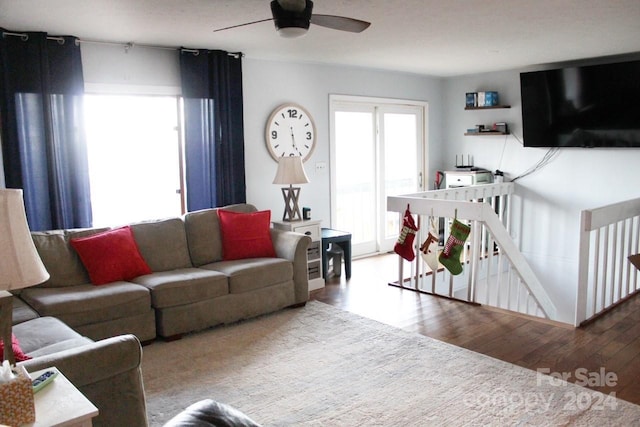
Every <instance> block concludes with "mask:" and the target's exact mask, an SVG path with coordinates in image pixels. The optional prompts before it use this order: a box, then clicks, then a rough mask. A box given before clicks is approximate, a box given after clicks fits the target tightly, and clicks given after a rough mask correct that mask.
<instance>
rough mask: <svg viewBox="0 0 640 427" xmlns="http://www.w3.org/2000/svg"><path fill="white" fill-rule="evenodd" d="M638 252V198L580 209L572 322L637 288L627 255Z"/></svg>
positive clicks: (638, 282) (635, 273) (590, 315)
mask: <svg viewBox="0 0 640 427" xmlns="http://www.w3.org/2000/svg"><path fill="white" fill-rule="evenodd" d="M638 252H640V198H638V199H633V200H628V201H625V202H620V203H615V204H612V205H607V206H602V207H600V208H597V209H587V210H583V211H582V213H581V221H580V255H579V257H580V258H579V267H578V294H577V298H576V317H575V325H576V326H578V325H581V324H584V323H585V322H586V321H590V320H593V319H595V318H596V317H598V316H599V315H601V314H603V313H605V312H607V311H608V310H610V309H611V308H613V307H615V306H616V305H618V304H620V303H621V302H623V301H625V300H626V299H628V298H630V297H631V296H633V295H635V294H636V293H637V292H638V291H639V290H640V278H639V277H638V270H637V269H636V268H635V267H634V266H633V265H632V264H631V263H630V262H629V260H628V257H629V256H630V255H634V254H637V253H638Z"/></svg>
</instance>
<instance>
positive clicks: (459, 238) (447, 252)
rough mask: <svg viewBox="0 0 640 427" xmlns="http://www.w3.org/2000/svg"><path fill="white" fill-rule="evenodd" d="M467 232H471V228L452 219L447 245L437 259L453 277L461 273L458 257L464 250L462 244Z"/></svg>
mask: <svg viewBox="0 0 640 427" xmlns="http://www.w3.org/2000/svg"><path fill="white" fill-rule="evenodd" d="M469 231H471V228H470V227H469V226H468V225H466V224H463V223H461V222H460V221H458V220H457V219H454V220H453V223H452V224H451V233H450V234H449V238H448V239H447V243H446V244H445V245H444V250H443V251H442V253H441V254H440V257H439V258H438V259H439V261H440V264H442V265H444V267H445V268H446V269H447V270H449V272H450V273H451V274H453V275H454V276H455V275H458V274H460V273H462V263H461V262H460V255H461V254H462V249H463V248H464V242H465V240H467V237H468V236H469Z"/></svg>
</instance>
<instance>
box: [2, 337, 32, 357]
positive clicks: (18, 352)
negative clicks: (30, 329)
mask: <svg viewBox="0 0 640 427" xmlns="http://www.w3.org/2000/svg"><path fill="white" fill-rule="evenodd" d="M11 348H13V356H14V357H15V359H16V362H22V361H24V360H29V359H31V356H27V355H26V354H25V353H24V352H23V351H22V349H21V348H20V343H19V342H18V338H16V336H15V335H14V334H11ZM0 360H4V342H3V340H2V338H0Z"/></svg>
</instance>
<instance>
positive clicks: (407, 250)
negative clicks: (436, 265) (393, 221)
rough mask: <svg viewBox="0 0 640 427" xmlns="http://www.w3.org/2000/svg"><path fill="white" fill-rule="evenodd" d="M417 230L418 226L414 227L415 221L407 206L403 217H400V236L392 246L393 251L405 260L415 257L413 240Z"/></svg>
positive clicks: (411, 259)
mask: <svg viewBox="0 0 640 427" xmlns="http://www.w3.org/2000/svg"><path fill="white" fill-rule="evenodd" d="M417 231H418V227H416V223H415V221H414V220H413V216H412V215H411V211H410V210H409V206H407V210H406V211H405V212H404V218H403V219H402V230H400V236H399V237H398V241H397V242H396V244H395V246H394V247H393V251H394V252H395V253H397V254H398V255H400V256H401V257H402V258H404V259H406V260H407V261H413V259H414V258H415V257H416V254H415V253H414V252H413V240H414V239H415V237H416V232H417Z"/></svg>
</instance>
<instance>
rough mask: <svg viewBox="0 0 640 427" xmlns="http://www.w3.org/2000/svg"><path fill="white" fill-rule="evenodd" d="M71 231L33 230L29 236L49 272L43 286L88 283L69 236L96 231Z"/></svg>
mask: <svg viewBox="0 0 640 427" xmlns="http://www.w3.org/2000/svg"><path fill="white" fill-rule="evenodd" d="M104 230H105V229H99V230H96V231H93V230H90V231H89V230H85V231H72V232H67V231H64V230H52V231H33V232H31V238H32V239H33V243H34V244H35V246H36V249H37V250H38V255H40V259H42V263H43V264H44V266H45V268H46V269H47V271H48V272H49V276H50V277H49V280H47V281H46V282H44V283H43V284H42V285H40V286H43V287H46V286H50V287H59V286H75V285H82V284H85V283H89V275H88V274H87V270H86V269H85V268H84V266H83V265H82V261H80V257H79V256H78V253H77V252H76V251H75V249H73V247H71V245H70V244H69V239H70V238H71V237H82V236H86V235H88V234H92V233H95V232H98V231H104Z"/></svg>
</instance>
